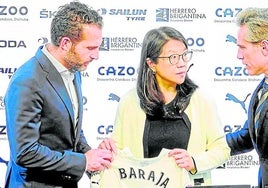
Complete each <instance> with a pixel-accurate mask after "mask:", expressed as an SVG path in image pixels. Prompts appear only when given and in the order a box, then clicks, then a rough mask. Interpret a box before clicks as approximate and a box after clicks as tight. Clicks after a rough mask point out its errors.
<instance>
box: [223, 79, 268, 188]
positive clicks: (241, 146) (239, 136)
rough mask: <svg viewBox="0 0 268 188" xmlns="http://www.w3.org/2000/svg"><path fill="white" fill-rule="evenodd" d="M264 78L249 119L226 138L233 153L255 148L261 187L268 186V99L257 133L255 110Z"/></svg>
mask: <svg viewBox="0 0 268 188" xmlns="http://www.w3.org/2000/svg"><path fill="white" fill-rule="evenodd" d="M264 81H265V80H264V79H263V80H262V81H261V83H260V84H259V85H258V86H257V88H256V89H255V91H254V93H253V95H252V98H251V101H250V104H249V110H248V120H247V121H246V122H245V124H244V126H243V128H242V129H241V130H239V131H236V132H233V133H228V134H227V135H226V139H227V142H228V145H229V146H230V148H231V155H236V154H241V153H245V152H248V151H251V150H252V149H255V150H256V152H257V153H258V155H259V161H260V171H259V187H260V188H261V187H265V185H266V186H267V187H268V100H266V102H265V104H264V107H263V109H262V111H261V114H260V119H259V128H258V131H257V135H256V134H255V128H254V117H255V110H256V107H257V105H258V97H257V95H258V91H259V90H260V89H261V87H262V85H263V83H264Z"/></svg>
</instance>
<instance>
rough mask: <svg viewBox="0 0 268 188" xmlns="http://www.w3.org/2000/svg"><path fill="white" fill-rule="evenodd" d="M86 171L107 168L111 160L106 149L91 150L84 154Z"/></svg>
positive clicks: (111, 156)
mask: <svg viewBox="0 0 268 188" xmlns="http://www.w3.org/2000/svg"><path fill="white" fill-rule="evenodd" d="M85 156H86V160H87V167H86V170H87V171H101V170H104V169H105V168H109V167H110V165H111V161H112V159H113V155H112V152H111V151H110V150H107V149H92V150H89V151H87V152H86V153H85Z"/></svg>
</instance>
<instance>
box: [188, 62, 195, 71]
mask: <svg viewBox="0 0 268 188" xmlns="http://www.w3.org/2000/svg"><path fill="white" fill-rule="evenodd" d="M193 65H194V64H193V63H192V64H191V65H190V66H189V67H188V69H187V72H189V70H190V69H191V67H192V66H193Z"/></svg>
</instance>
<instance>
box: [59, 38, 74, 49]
mask: <svg viewBox="0 0 268 188" xmlns="http://www.w3.org/2000/svg"><path fill="white" fill-rule="evenodd" d="M71 46H72V41H71V39H70V38H69V37H62V38H61V40H60V47H61V48H62V49H64V50H65V51H67V50H69V49H70V48H71Z"/></svg>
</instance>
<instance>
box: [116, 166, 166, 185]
mask: <svg viewBox="0 0 268 188" xmlns="http://www.w3.org/2000/svg"><path fill="white" fill-rule="evenodd" d="M118 171H119V174H120V179H121V180H123V179H135V180H136V179H143V180H147V181H151V182H152V183H153V184H154V185H157V186H159V187H166V186H167V185H168V182H169V178H168V177H165V173H164V172H160V173H158V172H155V171H153V170H151V171H149V172H147V171H144V170H142V169H136V170H135V169H134V168H132V167H130V168H129V169H128V170H127V169H125V168H118Z"/></svg>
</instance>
